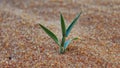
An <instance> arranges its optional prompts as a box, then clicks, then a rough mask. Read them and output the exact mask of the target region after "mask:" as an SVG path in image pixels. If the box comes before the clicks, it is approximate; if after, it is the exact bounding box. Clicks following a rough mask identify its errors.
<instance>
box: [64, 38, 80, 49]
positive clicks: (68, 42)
mask: <svg viewBox="0 0 120 68" xmlns="http://www.w3.org/2000/svg"><path fill="white" fill-rule="evenodd" d="M77 39H79V38H77V37H76V38H73V39H70V40H67V41H65V43H64V48H65V49H66V48H67V47H68V45H69V44H70V42H71V41H73V40H77Z"/></svg>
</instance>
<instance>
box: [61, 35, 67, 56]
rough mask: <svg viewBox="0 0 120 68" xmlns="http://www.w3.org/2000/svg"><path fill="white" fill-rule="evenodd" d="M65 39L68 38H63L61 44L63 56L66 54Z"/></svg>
mask: <svg viewBox="0 0 120 68" xmlns="http://www.w3.org/2000/svg"><path fill="white" fill-rule="evenodd" d="M65 39H66V37H65V36H64V37H63V38H62V42H61V46H60V54H63V53H64V52H65V49H64V43H65Z"/></svg>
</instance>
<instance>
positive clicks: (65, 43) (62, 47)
mask: <svg viewBox="0 0 120 68" xmlns="http://www.w3.org/2000/svg"><path fill="white" fill-rule="evenodd" d="M81 13H82V12H80V14H78V16H76V18H75V19H74V20H73V21H72V22H71V24H70V25H69V26H68V28H67V29H66V26H65V21H64V18H63V16H62V14H60V20H61V30H62V41H61V42H59V40H58V38H57V37H56V35H55V34H54V33H53V32H51V31H50V30H49V29H47V28H46V27H44V26H43V25H41V24H39V25H40V26H41V28H42V29H43V30H44V31H45V32H46V33H47V34H48V35H49V36H50V37H51V38H52V39H53V40H54V41H55V42H56V43H57V44H58V46H59V50H60V51H59V52H60V54H63V53H64V52H65V50H66V48H67V47H68V45H69V44H70V42H71V41H73V40H76V39H78V38H73V39H69V40H66V37H68V35H69V34H70V31H71V30H72V28H73V26H74V25H75V23H76V22H77V20H78V18H79V17H80V15H81Z"/></svg>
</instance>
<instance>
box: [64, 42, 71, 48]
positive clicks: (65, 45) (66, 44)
mask: <svg viewBox="0 0 120 68" xmlns="http://www.w3.org/2000/svg"><path fill="white" fill-rule="evenodd" d="M70 42H71V40H67V41H65V43H64V48H65V49H66V48H67V47H68V45H69V44H70Z"/></svg>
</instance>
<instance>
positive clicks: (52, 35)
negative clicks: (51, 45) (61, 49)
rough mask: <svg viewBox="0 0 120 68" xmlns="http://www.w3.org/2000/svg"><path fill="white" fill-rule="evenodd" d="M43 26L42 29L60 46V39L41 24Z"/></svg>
mask: <svg viewBox="0 0 120 68" xmlns="http://www.w3.org/2000/svg"><path fill="white" fill-rule="evenodd" d="M39 25H40V26H41V28H42V29H43V30H44V31H45V32H46V33H47V34H48V35H49V36H50V37H51V38H52V39H53V40H54V41H55V42H56V43H57V44H58V45H60V44H59V41H58V38H57V37H56V35H55V34H54V33H52V32H51V31H50V30H49V29H47V28H46V27H44V26H43V25H41V24H39Z"/></svg>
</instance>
